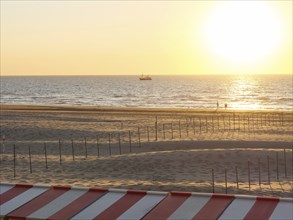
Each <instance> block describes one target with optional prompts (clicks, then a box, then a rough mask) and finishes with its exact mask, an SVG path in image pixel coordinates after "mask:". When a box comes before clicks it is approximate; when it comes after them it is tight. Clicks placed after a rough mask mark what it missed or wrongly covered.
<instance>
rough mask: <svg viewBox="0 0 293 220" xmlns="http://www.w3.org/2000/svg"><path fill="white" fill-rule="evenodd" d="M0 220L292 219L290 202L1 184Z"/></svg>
mask: <svg viewBox="0 0 293 220" xmlns="http://www.w3.org/2000/svg"><path fill="white" fill-rule="evenodd" d="M0 217H1V219H4V218H5V219H58V220H65V219H76V220H77V219H78V220H88V219H103V220H104V219H124V220H132V219H149V220H157V219H174V220H185V219H225V220H227V219H231V220H232V219H233V220H235V219H262V220H264V219H280V220H281V219H282V220H286V219H288V220H291V219H293V200H292V199H290V198H287V199H285V198H268V197H253V196H240V195H220V194H208V193H192V192H169V193H167V192H155V191H137V190H121V189H108V190H107V189H99V188H84V187H69V186H48V185H24V184H8V183H0Z"/></svg>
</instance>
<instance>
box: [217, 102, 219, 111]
mask: <svg viewBox="0 0 293 220" xmlns="http://www.w3.org/2000/svg"><path fill="white" fill-rule="evenodd" d="M218 108H219V102H218V101H217V109H218Z"/></svg>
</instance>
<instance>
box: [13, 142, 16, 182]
mask: <svg viewBox="0 0 293 220" xmlns="http://www.w3.org/2000/svg"><path fill="white" fill-rule="evenodd" d="M13 177H16V150H15V144H13Z"/></svg>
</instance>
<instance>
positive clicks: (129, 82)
mask: <svg viewBox="0 0 293 220" xmlns="http://www.w3.org/2000/svg"><path fill="white" fill-rule="evenodd" d="M0 79H1V86H0V91H1V100H0V103H2V104H35V105H61V106H117V107H122V106H130V107H160V108H170V107H171V108H210V109H214V108H216V107H217V103H218V104H219V108H224V106H225V104H227V108H228V109H235V110H236V109H237V110H238V109H252V110H258V109H262V110H293V81H292V76H291V75H236V74H235V75H192V76H189V75H188V76H187V75H168V76H163V75H153V76H152V80H139V76H134V75H131V76H106V75H99V76H1V78H0Z"/></svg>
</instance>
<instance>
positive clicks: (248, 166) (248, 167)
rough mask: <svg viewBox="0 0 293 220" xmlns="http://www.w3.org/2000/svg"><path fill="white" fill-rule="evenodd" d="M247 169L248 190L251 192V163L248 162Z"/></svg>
mask: <svg viewBox="0 0 293 220" xmlns="http://www.w3.org/2000/svg"><path fill="white" fill-rule="evenodd" d="M247 169H248V188H249V190H250V161H249V160H248V161H247Z"/></svg>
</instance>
